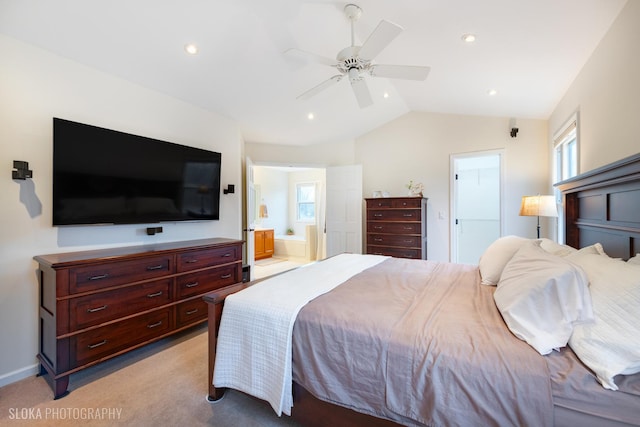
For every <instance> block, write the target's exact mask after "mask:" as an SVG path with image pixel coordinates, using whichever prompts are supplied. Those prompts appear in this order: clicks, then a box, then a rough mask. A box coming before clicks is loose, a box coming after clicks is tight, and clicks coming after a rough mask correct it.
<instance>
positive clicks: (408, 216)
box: [402, 214, 413, 218]
mask: <svg viewBox="0 0 640 427" xmlns="http://www.w3.org/2000/svg"><path fill="white" fill-rule="evenodd" d="M402 216H404V217H407V218H410V217H412V216H413V214H404V215H402Z"/></svg>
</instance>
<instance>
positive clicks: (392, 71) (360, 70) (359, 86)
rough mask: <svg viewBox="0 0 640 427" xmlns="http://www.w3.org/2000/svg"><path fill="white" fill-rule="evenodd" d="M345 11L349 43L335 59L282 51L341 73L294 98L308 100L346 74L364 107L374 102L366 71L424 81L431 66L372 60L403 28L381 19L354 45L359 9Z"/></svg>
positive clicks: (357, 7) (380, 75)
mask: <svg viewBox="0 0 640 427" xmlns="http://www.w3.org/2000/svg"><path fill="white" fill-rule="evenodd" d="M344 13H345V15H346V16H347V18H348V19H349V20H350V21H351V46H349V47H346V48H344V49H342V50H341V51H340V52H338V55H337V56H336V59H335V60H332V59H330V58H325V57H323V56H320V55H316V54H313V53H309V52H305V51H301V50H299V49H288V50H287V51H286V52H285V54H288V55H297V56H304V57H308V58H311V59H312V60H314V61H315V62H318V63H320V64H324V65H329V66H331V67H335V68H336V69H337V70H338V71H339V73H340V74H336V75H335V76H333V77H331V78H329V79H328V80H325V81H324V82H322V83H320V84H319V85H317V86H314V87H313V88H311V89H309V90H308V91H306V92H304V93H302V94H301V95H299V96H298V97H297V99H309V98H311V97H312V96H314V95H316V94H318V93H320V92H322V91H323V90H325V89H327V88H328V87H330V86H333V85H334V84H336V83H338V82H339V81H340V80H342V79H343V78H344V77H348V78H349V82H350V83H351V88H352V89H353V93H354V94H355V97H356V100H357V101H358V105H359V106H360V108H365V107H368V106H369V105H371V104H373V100H372V99H371V94H370V93H369V89H368V87H367V83H366V81H365V76H366V75H367V74H368V75H370V76H372V77H387V78H392V79H405V80H424V79H426V78H427V75H428V74H429V71H430V69H431V68H430V67H423V66H414V65H380V64H374V63H373V62H372V61H373V59H374V58H375V57H376V56H377V55H378V54H379V53H380V52H382V50H383V49H384V48H386V47H387V45H388V44H389V43H391V42H392V41H393V39H395V38H396V37H397V36H398V35H399V34H400V33H401V32H402V30H403V28H402V27H400V26H399V25H396V24H394V23H392V22H389V21H385V20H382V21H380V23H379V24H378V26H377V27H376V28H375V30H373V32H372V33H371V34H370V35H369V37H368V38H367V40H366V41H365V42H364V43H363V44H362V46H356V45H355V34H354V27H355V23H356V21H357V20H358V19H359V18H360V16H361V15H362V9H361V8H360V7H359V6H357V5H355V4H348V5H346V6H345V7H344Z"/></svg>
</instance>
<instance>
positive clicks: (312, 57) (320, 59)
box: [284, 48, 337, 67]
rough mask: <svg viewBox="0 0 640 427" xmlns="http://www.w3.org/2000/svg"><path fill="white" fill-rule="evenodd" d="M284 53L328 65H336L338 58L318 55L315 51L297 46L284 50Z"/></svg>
mask: <svg viewBox="0 0 640 427" xmlns="http://www.w3.org/2000/svg"><path fill="white" fill-rule="evenodd" d="M284 54H285V55H286V56H288V57H291V58H297V59H301V60H303V61H313V62H317V63H318V64H322V65H328V66H330V67H335V66H336V62H337V61H336V60H335V59H331V58H327V57H325V56H322V55H317V54H315V53H311V52H307V51H306V50H300V49H296V48H291V49H287V50H285V51H284Z"/></svg>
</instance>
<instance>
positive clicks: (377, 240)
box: [373, 237, 382, 242]
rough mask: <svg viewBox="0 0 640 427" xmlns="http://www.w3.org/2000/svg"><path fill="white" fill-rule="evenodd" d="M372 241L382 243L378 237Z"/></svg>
mask: <svg viewBox="0 0 640 427" xmlns="http://www.w3.org/2000/svg"><path fill="white" fill-rule="evenodd" d="M373 240H374V241H376V242H382V239H381V238H379V237H378V238H376V239H373Z"/></svg>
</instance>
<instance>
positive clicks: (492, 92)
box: [487, 89, 498, 96]
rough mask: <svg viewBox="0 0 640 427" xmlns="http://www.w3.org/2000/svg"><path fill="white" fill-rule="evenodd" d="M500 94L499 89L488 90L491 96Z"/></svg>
mask: <svg viewBox="0 0 640 427" xmlns="http://www.w3.org/2000/svg"><path fill="white" fill-rule="evenodd" d="M497 94H498V91H497V90H496V89H489V90H488V91H487V95H489V96H496V95H497Z"/></svg>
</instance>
